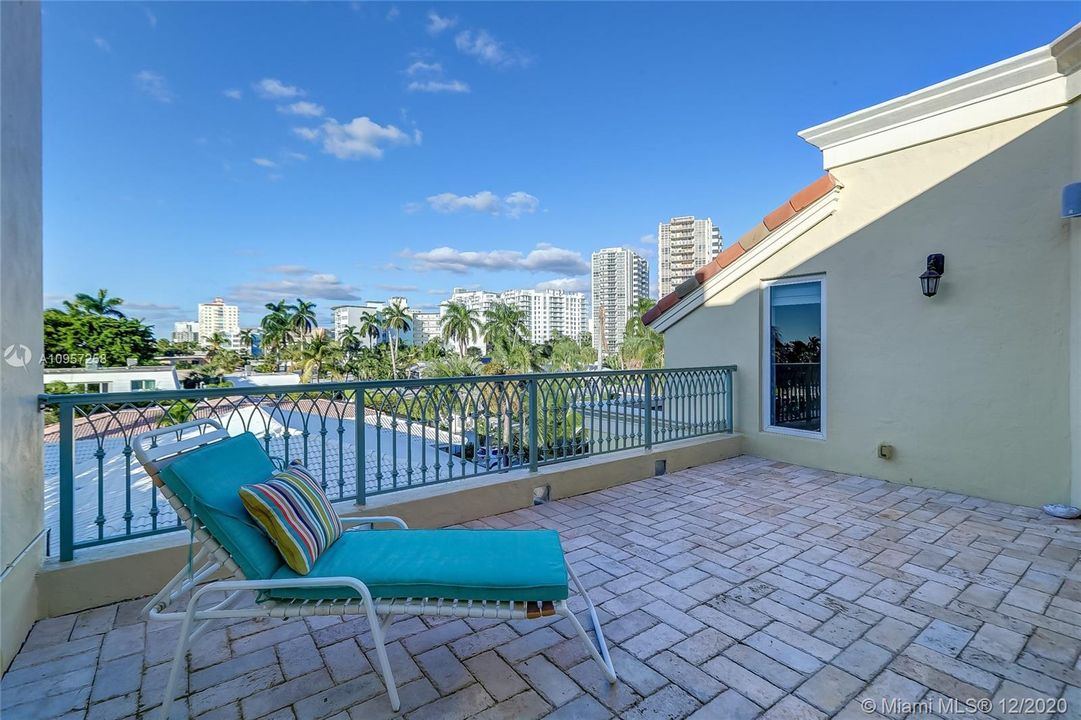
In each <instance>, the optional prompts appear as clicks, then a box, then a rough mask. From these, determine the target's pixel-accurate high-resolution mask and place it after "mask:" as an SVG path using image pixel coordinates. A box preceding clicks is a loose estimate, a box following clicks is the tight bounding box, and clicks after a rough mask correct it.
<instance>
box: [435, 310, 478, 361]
mask: <svg viewBox="0 0 1081 720" xmlns="http://www.w3.org/2000/svg"><path fill="white" fill-rule="evenodd" d="M439 324H440V326H441V327H442V332H443V339H444V340H447V341H449V342H453V343H455V344H456V345H457V346H458V354H459V355H460V356H461V357H465V355H466V351H467V349H468V348H469V344H470V343H471V342H475V341H476V340H477V337H478V336H479V333H480V318H479V317H478V313H477V311H476V310H473V309H472V308H469V307H467V306H466V305H464V304H463V303H456V302H452V303H449V304H448V305H447V312H446V314H444V315H443V317H442V318H441V319H440V320H439Z"/></svg>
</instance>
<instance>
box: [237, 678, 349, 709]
mask: <svg viewBox="0 0 1081 720" xmlns="http://www.w3.org/2000/svg"><path fill="white" fill-rule="evenodd" d="M350 682H353V681H350ZM332 686H333V687H336V688H341V687H344V685H337V686H335V685H334V681H333V680H331V679H330V673H328V672H327V671H326V670H317V671H315V672H313V673H308V674H307V675H302V676H300V677H298V678H293V679H292V680H286V681H285V682H281V683H277V684H275V685H274V686H273V687H270V688H267V689H266V690H260V691H259V692H257V693H254V694H251V695H249V696H247V697H245V698H243V699H241V701H240V710H241V712H242V713H243V715H244V717H246V718H257V717H261V716H263V715H266V714H267V713H270V712H273V711H275V710H279V709H281V708H283V707H286V706H288V705H292V704H293V703H296V702H299V701H301V700H304V699H305V698H308V697H311V696H312V695H315V694H317V693H319V692H321V691H323V690H326V689H327V688H329V687H332ZM339 692H340V691H339ZM340 709H341V708H340Z"/></svg>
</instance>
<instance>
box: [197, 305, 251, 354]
mask: <svg viewBox="0 0 1081 720" xmlns="http://www.w3.org/2000/svg"><path fill="white" fill-rule="evenodd" d="M214 333H221V334H222V335H224V336H225V337H226V339H228V341H229V347H230V348H232V349H234V350H241V349H242V346H241V345H242V344H241V342H240V308H239V307H237V306H236V305H229V304H227V303H226V302H225V300H224V299H222V298H220V297H219V298H214V302H210V303H199V341H200V342H201V343H203V344H204V345H205V344H206V343H207V341H208V340H209V339H210V336H211V335H213V334H214Z"/></svg>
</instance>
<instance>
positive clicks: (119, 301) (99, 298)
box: [64, 288, 126, 319]
mask: <svg viewBox="0 0 1081 720" xmlns="http://www.w3.org/2000/svg"><path fill="white" fill-rule="evenodd" d="M123 304H124V299H123V298H117V297H109V291H108V290H106V289H105V288H101V289H100V290H98V293H97V295H87V294H86V293H75V300H74V301H70V300H65V301H64V307H65V308H67V311H68V312H69V313H72V314H75V313H89V314H91V315H104V316H106V317H114V318H120V319H123V318H124V317H126V315H124V313H122V312H121V311H120V310H118V309H117V308H119V307H120V306H121V305H123Z"/></svg>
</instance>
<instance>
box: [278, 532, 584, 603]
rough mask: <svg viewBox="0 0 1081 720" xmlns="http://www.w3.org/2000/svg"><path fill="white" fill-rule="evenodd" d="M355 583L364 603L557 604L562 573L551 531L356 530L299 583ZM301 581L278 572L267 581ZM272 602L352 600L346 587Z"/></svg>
mask: <svg viewBox="0 0 1081 720" xmlns="http://www.w3.org/2000/svg"><path fill="white" fill-rule="evenodd" d="M336 576H346V577H355V578H357V579H359V580H360V581H362V582H363V583H364V584H365V585H367V586H368V590H369V591H371V593H372V597H383V598H408V597H412V598H425V597H427V598H448V599H450V598H454V599H458V600H523V601H526V600H553V601H554V600H564V599H566V597H567V569H566V567H565V566H564V564H563V546H562V545H560V543H559V533H557V532H556V531H555V530H356V531H352V532H346V533H345V534H344V535H342V536H341V538H339V539H338V541H337V542H336V543H334V544H333V545H331V546H330V548H329V549H328V550H327V551H326V553H324V554H323V555H320V556H319V560H318V561H317V562H316V563H315V567H314V568H312V571H311V572H310V573H308V574H307V575H306V576H303V577H307V578H318V577H336ZM301 577H302V576H300V575H298V574H297V573H295V572H293V571H292V570H290V569H289V567H288V566H286V565H283V566H282V567H281V568H279V569H278V571H277V572H276V573H275V574H274V579H275V580H280V579H294V578H301ZM269 594H270V596H271V597H273V598H279V599H286V598H300V599H305V600H318V599H334V600H341V599H344V598H350V597H356V593H354V592H353V591H352V590H350V589H349V588H341V589H339V588H311V589H304V588H296V589H292V588H290V589H284V590H272V591H270V593H269Z"/></svg>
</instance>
